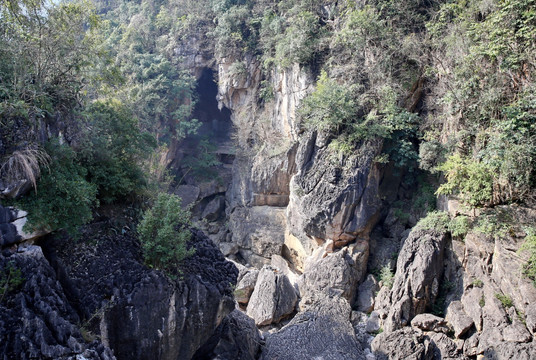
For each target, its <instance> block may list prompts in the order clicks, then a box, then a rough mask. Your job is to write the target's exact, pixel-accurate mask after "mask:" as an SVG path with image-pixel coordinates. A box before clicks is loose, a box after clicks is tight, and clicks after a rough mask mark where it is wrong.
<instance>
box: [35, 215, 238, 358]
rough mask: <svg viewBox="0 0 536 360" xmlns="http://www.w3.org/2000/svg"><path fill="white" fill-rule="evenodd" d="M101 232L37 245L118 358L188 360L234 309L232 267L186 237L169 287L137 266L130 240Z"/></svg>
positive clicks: (98, 227)
mask: <svg viewBox="0 0 536 360" xmlns="http://www.w3.org/2000/svg"><path fill="white" fill-rule="evenodd" d="M107 226H109V225H108V224H106V223H105V224H99V223H97V224H93V225H91V226H89V227H87V228H86V231H85V232H84V233H83V234H82V235H81V237H82V238H85V240H86V241H85V242H82V243H75V242H73V241H72V239H69V238H50V239H47V241H46V242H45V246H46V248H47V249H48V254H47V257H48V258H49V259H50V261H51V263H52V264H53V266H54V267H55V269H56V271H57V272H58V273H59V274H60V281H61V282H62V284H63V287H64V288H66V289H69V297H70V299H71V301H72V302H73V303H76V304H78V307H79V311H80V312H81V314H83V317H84V318H85V319H92V320H91V321H90V322H89V324H88V327H89V328H90V330H91V331H92V332H94V333H95V334H97V335H100V337H101V339H102V342H103V343H104V344H105V345H107V346H109V347H110V348H111V349H112V350H113V351H114V355H115V356H116V357H117V359H119V360H121V359H138V360H144V359H155V360H158V359H170V358H172V359H177V358H180V359H189V358H191V357H192V356H193V354H194V353H195V352H196V351H197V350H198V348H199V347H201V346H202V345H203V344H204V343H205V342H206V340H207V339H208V338H210V336H211V335H212V334H213V332H214V330H215V329H216V327H217V326H218V325H219V324H220V323H221V321H222V320H223V319H224V318H225V316H226V315H227V314H228V313H230V312H231V311H232V310H233V309H234V300H233V299H232V289H231V286H232V284H233V283H235V281H236V277H237V275H238V271H237V269H236V267H235V266H234V265H233V264H232V263H230V262H228V261H226V260H225V258H224V257H223V255H222V254H221V252H220V251H219V250H218V249H217V248H216V247H215V246H214V244H213V243H212V242H211V241H210V240H209V239H208V238H207V237H206V236H204V235H203V234H202V233H201V232H198V231H194V232H193V237H192V240H191V242H190V246H195V248H196V251H195V254H194V255H193V256H191V257H189V258H187V259H185V260H184V262H183V264H182V276H181V278H180V279H179V280H177V281H176V282H175V284H173V283H171V282H170V281H169V280H168V279H167V278H166V277H165V276H164V275H163V274H162V273H160V272H157V271H154V270H150V269H148V268H147V267H145V266H144V265H143V260H142V258H141V254H140V249H139V245H137V240H136V239H135V238H133V237H131V236H129V234H128V233H127V234H125V235H106V230H107ZM72 259H76V261H73V260H72ZM140 339H142V340H140Z"/></svg>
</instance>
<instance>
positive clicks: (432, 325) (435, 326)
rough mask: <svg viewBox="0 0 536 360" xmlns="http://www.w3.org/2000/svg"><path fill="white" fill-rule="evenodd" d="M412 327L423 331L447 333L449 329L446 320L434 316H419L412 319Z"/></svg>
mask: <svg viewBox="0 0 536 360" xmlns="http://www.w3.org/2000/svg"><path fill="white" fill-rule="evenodd" d="M411 326H412V327H414V328H418V329H420V330H422V331H434V332H442V333H447V332H448V330H449V329H448V327H447V322H446V321H445V319H443V318H441V317H439V316H435V315H433V314H426V313H425V314H419V315H417V316H415V317H414V318H413V319H411Z"/></svg>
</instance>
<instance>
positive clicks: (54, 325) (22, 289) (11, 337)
mask: <svg viewBox="0 0 536 360" xmlns="http://www.w3.org/2000/svg"><path fill="white" fill-rule="evenodd" d="M12 271H13V273H11V272H12ZM15 271H18V272H19V273H18V275H14V274H15V273H14V272H15ZM0 273H1V274H3V275H5V274H7V273H11V274H12V276H11V277H10V278H11V280H13V279H15V278H19V279H20V280H21V281H22V283H21V284H19V285H18V286H13V287H12V288H11V289H9V290H8V291H7V292H6V293H5V294H4V295H1V296H0V343H1V344H2V345H1V346H0V357H1V358H2V359H74V358H75V357H76V358H77V359H78V358H84V359H88V360H97V359H98V360H113V359H115V357H114V355H113V352H112V351H111V350H110V348H109V347H108V346H106V345H104V344H103V343H102V342H101V341H98V340H95V341H90V342H89V343H88V342H86V339H88V338H86V339H84V336H83V334H82V331H81V328H80V325H79V324H80V323H81V319H80V317H79V316H78V314H77V312H76V309H75V308H73V307H72V306H71V304H70V303H69V301H68V299H67V297H66V296H65V294H64V289H63V288H62V286H61V285H60V283H59V281H58V280H57V278H56V273H55V271H54V269H53V268H52V267H51V266H50V264H49V263H48V261H47V259H46V258H45V257H44V255H43V252H42V251H41V248H40V247H38V246H30V247H27V248H25V249H24V251H23V252H19V253H16V254H14V255H11V256H10V257H7V258H6V257H3V256H1V255H0ZM9 283H11V284H14V283H13V282H8V284H9ZM84 335H85V336H87V335H88V334H87V333H84Z"/></svg>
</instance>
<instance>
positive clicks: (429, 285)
mask: <svg viewBox="0 0 536 360" xmlns="http://www.w3.org/2000/svg"><path fill="white" fill-rule="evenodd" d="M446 239H447V237H446V235H445V234H444V233H437V232H435V231H427V230H422V229H420V228H416V229H414V230H413V231H412V232H411V234H410V235H409V237H408V238H407V239H406V241H405V242H404V245H403V247H402V250H401V251H400V255H399V257H398V261H397V269H396V274H395V280H394V284H393V288H392V290H391V293H390V302H391V304H392V306H391V307H390V309H389V313H388V316H387V318H386V320H385V323H384V329H385V330H386V331H388V332H389V331H394V330H396V329H399V328H400V327H402V326H405V325H408V324H409V322H410V321H411V319H413V317H414V316H415V315H417V314H421V313H423V312H424V311H425V309H426V308H427V307H428V306H430V305H431V304H432V303H433V302H434V300H435V298H436V296H437V294H438V290H439V289H438V287H439V283H438V279H441V275H442V272H443V250H444V247H445V243H446Z"/></svg>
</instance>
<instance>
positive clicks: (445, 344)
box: [428, 332, 466, 360]
mask: <svg viewBox="0 0 536 360" xmlns="http://www.w3.org/2000/svg"><path fill="white" fill-rule="evenodd" d="M428 336H429V338H430V341H431V342H432V344H433V345H435V346H434V347H435V359H441V360H448V359H466V357H464V356H463V354H462V349H463V341H462V340H459V341H460V344H457V343H456V342H454V341H453V340H452V339H451V338H449V337H448V336H447V335H445V334H443V333H437V332H431V333H429V334H428ZM459 345H461V346H459Z"/></svg>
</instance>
